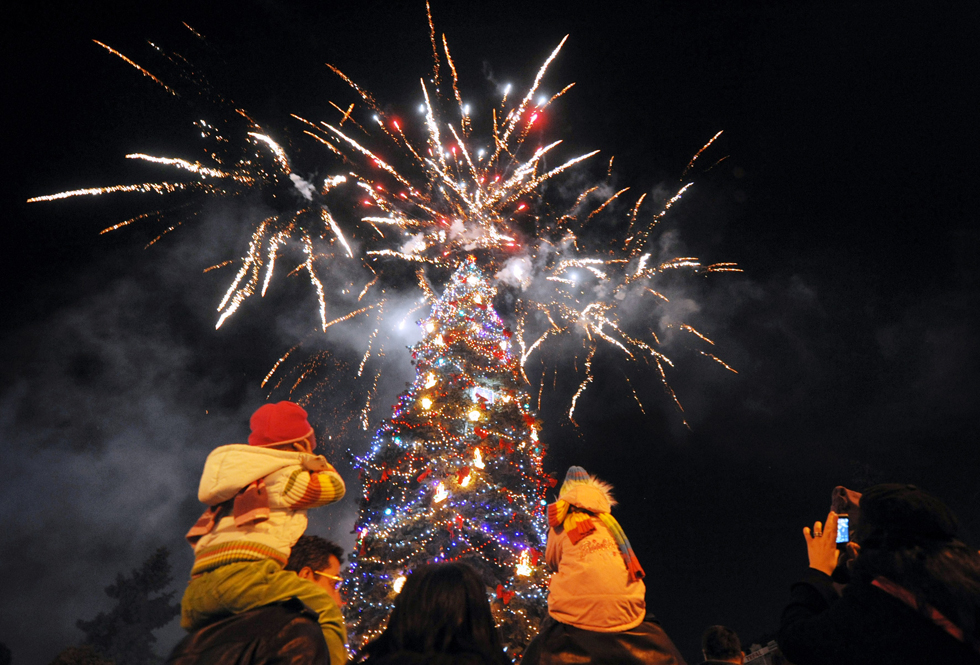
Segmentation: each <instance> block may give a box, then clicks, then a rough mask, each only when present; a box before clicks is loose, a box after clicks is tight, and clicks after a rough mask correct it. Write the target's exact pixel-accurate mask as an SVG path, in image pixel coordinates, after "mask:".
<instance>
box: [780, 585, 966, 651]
mask: <svg viewBox="0 0 980 665" xmlns="http://www.w3.org/2000/svg"><path fill="white" fill-rule="evenodd" d="M791 596H792V599H791V601H790V603H789V605H787V606H786V608H785V609H784V610H783V616H782V621H781V622H780V624H781V625H780V628H779V636H778V637H777V638H776V641H777V642H778V643H779V647H780V649H781V650H782V652H783V655H785V656H786V658H787V659H788V660H790V661H791V662H793V663H795V665H823V664H825V663H826V664H827V665H891V664H895V665H899V664H900V665H918V664H922V665H939V664H941V663H950V664H951V665H952V664H953V663H955V664H956V665H980V653H977V651H975V650H974V649H973V648H972V647H970V646H968V645H966V644H964V643H963V642H960V641H958V640H957V639H955V638H953V637H952V636H951V635H949V634H948V633H946V632H945V631H944V630H942V629H941V628H939V627H938V626H936V624H934V623H933V622H932V621H930V620H929V619H927V618H926V617H924V616H922V615H920V614H919V613H918V612H916V611H915V610H914V609H912V608H911V607H909V606H908V605H906V604H905V603H903V602H902V601H900V600H898V599H897V598H893V597H892V596H891V595H889V594H887V593H885V592H884V591H882V590H881V589H878V588H876V587H874V586H871V585H870V584H867V583H861V582H854V583H852V584H850V585H848V586H847V588H846V589H845V590H844V593H843V595H842V596H838V594H837V592H836V591H835V589H834V586H833V583H832V582H831V580H830V577H829V576H828V575H825V574H824V573H821V572H820V571H818V570H814V569H812V568H811V569H809V570H808V571H807V574H806V575H805V576H804V578H803V579H802V580H801V581H800V582H797V583H796V584H794V585H793V587H792V589H791Z"/></svg>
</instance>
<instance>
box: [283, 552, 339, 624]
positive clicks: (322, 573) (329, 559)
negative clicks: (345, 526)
mask: <svg viewBox="0 0 980 665" xmlns="http://www.w3.org/2000/svg"><path fill="white" fill-rule="evenodd" d="M343 563H344V550H343V549H342V548H341V547H340V546H339V545H336V544H334V543H332V542H330V541H329V540H326V539H324V538H320V537H319V536H300V537H299V540H297V541H296V544H295V545H293V551H292V552H291V553H290V554H289V561H287V562H286V567H285V569H286V570H292V571H293V572H295V573H296V574H297V575H299V576H300V577H301V578H303V579H305V580H309V581H311V582H313V583H314V584H316V585H318V586H320V587H322V588H323V589H324V590H325V591H326V592H327V593H328V594H330V597H331V598H333V599H334V602H336V603H337V606H338V607H341V606H343V604H344V602H343V599H342V598H341V596H340V583H341V582H342V581H343V580H342V578H341V576H340V566H341V565H342V564H343Z"/></svg>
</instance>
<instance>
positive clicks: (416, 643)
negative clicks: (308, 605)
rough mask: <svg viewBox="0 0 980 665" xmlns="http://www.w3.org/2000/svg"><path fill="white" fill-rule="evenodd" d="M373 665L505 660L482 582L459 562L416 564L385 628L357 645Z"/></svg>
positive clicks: (483, 664)
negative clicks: (379, 633)
mask: <svg viewBox="0 0 980 665" xmlns="http://www.w3.org/2000/svg"><path fill="white" fill-rule="evenodd" d="M358 662H367V663H370V664H371V665H409V664H411V665H420V664H422V663H427V664H429V663H431V664H432V665H450V664H452V665H457V664H458V665H504V664H509V663H510V660H509V659H508V658H507V656H506V655H505V654H504V650H503V646H502V643H501V640H500V635H499V633H498V632H497V627H496V626H495V624H494V621H493V615H492V614H491V612H490V603H489V601H488V600H487V592H486V585H485V584H484V583H483V581H482V580H481V579H480V577H479V575H477V573H476V571H475V570H473V569H472V568H470V567H469V566H467V565H466V564H462V563H444V564H437V565H431V566H422V567H420V568H416V569H415V570H414V571H412V573H411V574H410V575H409V576H408V579H407V580H406V581H405V586H404V587H403V588H402V590H401V593H399V594H398V597H397V598H396V599H395V608H394V609H393V610H392V612H391V616H390V617H389V618H388V625H387V627H386V628H385V630H384V632H383V633H382V634H381V635H380V636H379V637H378V638H377V639H375V640H373V641H372V642H369V643H368V644H366V645H365V646H364V648H363V649H362V650H361V653H360V654H359V656H358Z"/></svg>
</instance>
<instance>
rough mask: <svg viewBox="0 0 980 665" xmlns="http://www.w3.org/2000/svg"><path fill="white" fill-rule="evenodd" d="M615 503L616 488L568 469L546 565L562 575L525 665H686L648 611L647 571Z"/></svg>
mask: <svg viewBox="0 0 980 665" xmlns="http://www.w3.org/2000/svg"><path fill="white" fill-rule="evenodd" d="M614 505H616V501H615V500H614V499H613V498H612V486H611V485H609V484H608V483H604V482H603V481H601V480H599V479H598V478H596V477H594V476H590V475H589V474H588V473H587V472H586V471H585V469H583V468H582V467H580V466H573V467H570V468H569V469H568V473H567V474H566V476H565V482H564V483H563V484H562V486H561V491H560V493H559V496H558V500H557V501H556V502H555V503H553V504H550V505H549V506H548V525H549V527H550V529H549V531H548V546H547V549H546V552H545V560H546V561H547V562H548V564H549V565H550V566H551V568H552V570H554V571H555V573H554V574H553V575H552V577H551V583H550V590H549V593H548V616H547V617H546V618H545V619H544V621H543V622H542V623H541V627H540V629H539V630H538V635H537V636H536V637H535V638H534V639H533V640H532V641H531V643H530V644H529V645H528V647H527V649H526V650H525V652H524V656H523V659H522V660H521V663H522V665H538V664H539V663H540V664H542V665H543V664H546V663H547V664H558V663H573V662H574V663H579V662H590V663H617V664H618V663H625V664H628V663H661V664H663V665H675V664H676V665H684V659H683V658H682V657H681V655H680V653H679V652H678V651H677V648H676V647H675V646H674V643H673V642H672V641H671V640H670V638H669V637H667V634H666V633H664V631H663V629H662V628H661V627H660V623H659V622H658V621H657V620H656V618H655V617H654V616H653V615H649V614H647V612H646V601H645V594H646V587H645V585H644V584H643V581H642V580H643V577H644V572H643V568H642V567H641V566H640V563H639V561H637V559H636V555H635V554H634V553H633V548H632V547H631V546H630V542H629V539H628V538H627V537H626V534H625V533H624V532H623V529H622V527H620V526H619V523H618V522H617V521H616V518H614V517H613V516H612V514H611V512H610V511H611V510H612V507H613V506H614ZM584 655H587V658H585V659H583V657H584Z"/></svg>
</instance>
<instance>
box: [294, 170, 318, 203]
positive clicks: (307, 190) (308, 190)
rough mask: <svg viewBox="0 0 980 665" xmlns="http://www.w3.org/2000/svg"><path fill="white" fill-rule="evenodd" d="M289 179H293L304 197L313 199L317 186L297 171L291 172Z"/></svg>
mask: <svg viewBox="0 0 980 665" xmlns="http://www.w3.org/2000/svg"><path fill="white" fill-rule="evenodd" d="M289 179H290V180H292V181H293V186H294V187H296V191H298V192H299V193H300V194H301V195H302V196H303V198H304V199H306V200H307V201H312V200H313V194H314V193H315V192H316V187H314V186H313V185H312V183H309V182H307V181H306V180H303V179H302V178H301V177H299V176H298V175H296V174H295V173H290V174H289Z"/></svg>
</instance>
